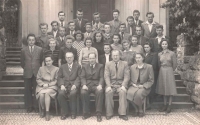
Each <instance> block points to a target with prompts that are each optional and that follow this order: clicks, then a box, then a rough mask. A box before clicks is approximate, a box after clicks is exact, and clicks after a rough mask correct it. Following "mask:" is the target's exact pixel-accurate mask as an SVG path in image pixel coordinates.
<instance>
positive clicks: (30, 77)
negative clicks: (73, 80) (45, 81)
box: [21, 34, 43, 113]
mask: <svg viewBox="0 0 200 125" xmlns="http://www.w3.org/2000/svg"><path fill="white" fill-rule="evenodd" d="M35 41H36V37H35V35H34V34H29V35H28V36H27V42H28V46H26V47H24V48H23V49H22V50H21V67H22V68H23V69H24V74H23V76H24V85H25V93H24V98H25V107H26V109H27V112H28V113H30V112H32V111H33V109H34V110H35V112H38V103H37V101H36V97H35V94H34V96H32V93H35V89H36V85H37V83H36V76H37V73H38V70H39V68H40V66H42V61H43V51H42V48H41V47H38V46H35Z"/></svg>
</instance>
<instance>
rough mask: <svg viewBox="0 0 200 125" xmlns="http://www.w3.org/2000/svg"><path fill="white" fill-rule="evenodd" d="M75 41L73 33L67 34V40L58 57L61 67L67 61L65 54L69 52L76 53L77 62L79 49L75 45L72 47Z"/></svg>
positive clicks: (75, 60)
mask: <svg viewBox="0 0 200 125" xmlns="http://www.w3.org/2000/svg"><path fill="white" fill-rule="evenodd" d="M73 42H74V37H73V36H71V35H67V36H66V40H65V46H63V47H61V48H60V52H59V59H58V66H59V67H60V66H61V65H63V64H65V63H67V62H66V59H65V55H66V53H67V52H72V53H73V54H74V62H77V50H76V49H75V48H74V47H72V44H73Z"/></svg>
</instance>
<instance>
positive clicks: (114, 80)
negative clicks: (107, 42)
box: [104, 60, 130, 87]
mask: <svg viewBox="0 0 200 125" xmlns="http://www.w3.org/2000/svg"><path fill="white" fill-rule="evenodd" d="M117 67H118V70H117V71H116V68H115V62H114V61H110V62H108V63H106V66H105V71H104V79H105V82H106V87H110V86H115V85H122V86H124V87H127V85H128V82H129V80H130V70H129V67H128V63H127V62H125V61H121V60H120V61H119V63H118V66H117Z"/></svg>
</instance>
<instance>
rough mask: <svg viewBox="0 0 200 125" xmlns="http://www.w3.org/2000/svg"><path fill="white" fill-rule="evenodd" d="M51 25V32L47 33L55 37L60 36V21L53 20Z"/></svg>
mask: <svg viewBox="0 0 200 125" xmlns="http://www.w3.org/2000/svg"><path fill="white" fill-rule="evenodd" d="M51 27H52V30H51V32H48V33H47V34H48V35H51V36H53V37H54V38H56V37H58V36H59V33H58V22H57V21H52V22H51Z"/></svg>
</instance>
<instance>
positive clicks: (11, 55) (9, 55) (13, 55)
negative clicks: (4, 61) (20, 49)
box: [6, 53, 21, 58]
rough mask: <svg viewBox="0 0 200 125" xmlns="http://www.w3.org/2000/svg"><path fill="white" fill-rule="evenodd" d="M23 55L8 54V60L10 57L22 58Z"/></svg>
mask: <svg viewBox="0 0 200 125" xmlns="http://www.w3.org/2000/svg"><path fill="white" fill-rule="evenodd" d="M20 56H21V55H20V54H19V53H15V54H10V53H9V54H6V58H8V57H20Z"/></svg>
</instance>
